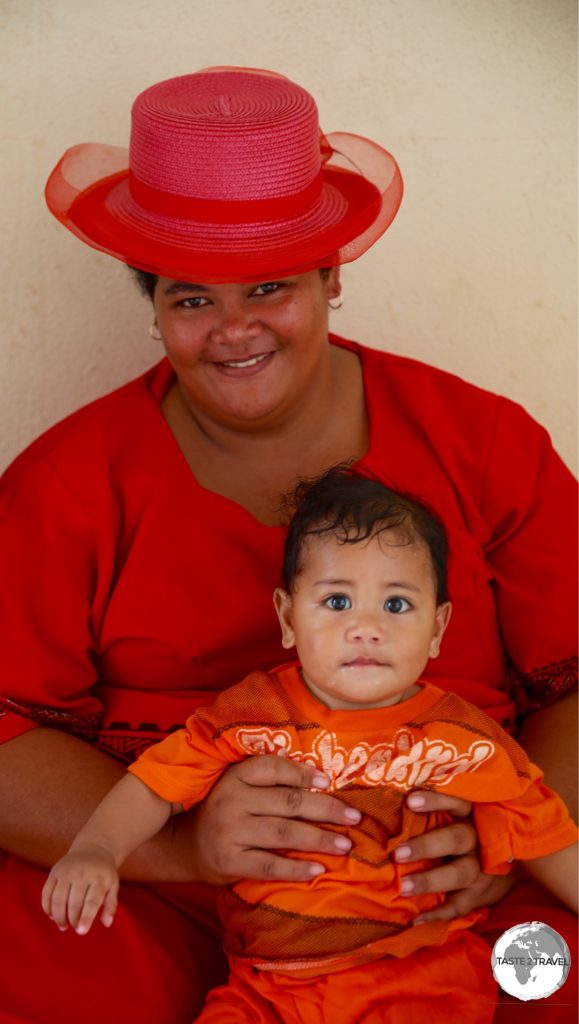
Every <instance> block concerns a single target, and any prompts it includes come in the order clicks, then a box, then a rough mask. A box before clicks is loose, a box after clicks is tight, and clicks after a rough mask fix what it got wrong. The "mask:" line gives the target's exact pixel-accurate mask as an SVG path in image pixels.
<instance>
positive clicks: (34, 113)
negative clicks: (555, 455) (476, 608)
mask: <svg viewBox="0 0 579 1024" xmlns="http://www.w3.org/2000/svg"><path fill="white" fill-rule="evenodd" d="M0 18H1V20H2V40H3V42H2V44H1V45H2V52H1V53H0V86H1V91H0V106H1V109H2V111H3V115H4V119H5V124H6V131H5V133H4V141H3V143H2V152H3V166H2V177H1V181H2V188H1V190H0V191H1V198H0V202H1V204H2V224H3V236H4V237H3V242H4V245H3V253H4V256H3V264H4V265H3V270H2V274H1V275H0V287H1V289H2V291H3V295H2V301H1V305H0V309H1V315H2V320H3V323H2V334H1V338H2V341H1V343H0V379H1V381H2V396H3V397H2V405H1V411H0V426H1V429H0V444H1V447H0V464H1V465H5V464H6V463H7V462H8V461H9V460H10V459H11V458H12V456H13V455H15V454H16V452H17V451H19V450H20V449H21V448H22V447H23V446H24V445H25V444H27V443H28V442H29V441H30V440H31V439H32V438H33V437H34V436H35V435H37V434H38V433H39V432H40V431H41V430H43V429H44V428H45V427H46V426H48V425H49V424H50V423H52V422H54V421H55V420H57V419H59V418H60V417H62V416H63V415H65V414H66V413H67V412H69V411H71V410H72V409H74V408H77V407H78V406H79V405H81V404H82V403H84V402H86V401H87V400H89V399H90V398H92V397H94V396H97V395H99V394H101V393H103V392H105V391H107V390H108V389H110V388H112V387H114V386H115V385H117V384H119V383H122V382H124V381H125V380H127V379H129V378H130V377H132V376H134V375H135V374H137V373H138V372H140V371H141V370H142V369H144V368H145V367H146V366H148V365H149V364H150V363H151V362H153V361H154V360H156V358H157V357H158V354H159V353H158V348H157V347H156V346H155V344H154V343H153V342H152V341H151V340H150V338H149V336H148V334H147V326H148V323H149V320H150V317H149V313H148V309H147V306H146V303H145V302H144V301H143V300H141V299H140V298H139V297H138V295H137V293H136V292H135V290H134V288H133V286H132V284H131V283H130V282H129V280H128V277H127V272H126V271H125V270H124V268H123V267H122V266H121V265H120V264H117V263H116V261H114V260H111V259H109V258H107V257H105V256H103V255H100V254H98V253H96V252H94V251H93V250H91V249H88V248H86V247H84V246H83V245H81V244H80V243H79V242H78V241H77V240H76V239H75V238H73V237H72V236H71V235H69V234H68V233H67V232H66V231H65V230H64V229H63V228H61V227H60V226H59V225H58V224H57V222H56V221H54V220H53V219H52V218H51V217H50V215H49V214H48V213H47V212H46V210H45V208H44V205H43V199H42V188H43V184H44V180H45V179H46V177H47V175H48V173H49V171H50V170H51V168H52V166H53V165H54V164H55V163H56V161H57V159H58V158H59V157H60V155H61V153H62V151H63V150H64V149H65V148H66V147H68V146H69V145H72V144H74V143H75V142H80V141H90V140H94V141H102V142H110V143H113V144H116V145H125V144H126V142H127V140H128V114H129V107H130V104H131V101H132V99H133V98H134V96H135V95H136V94H137V92H139V91H140V90H141V89H143V88H144V87H146V86H148V85H150V84H151V83H153V82H155V81H158V80H160V79H163V78H168V77H171V76H172V75H176V74H184V73H186V72H189V71H193V70H197V69H199V68H201V67H204V66H207V65H211V64H247V65H253V66H257V67H270V68H274V69H276V70H278V71H280V72H283V73H286V74H288V75H289V76H290V77H294V78H295V79H296V80H297V81H298V82H300V83H301V84H302V85H304V86H305V87H306V88H308V89H309V90H310V91H311V92H312V93H313V94H314V96H315V97H316V98H317V100H318V104H319V107H320V114H321V123H322V126H323V127H324V129H325V130H326V131H335V130H345V131H347V130H351V131H354V132H359V133H361V134H367V135H369V136H371V137H375V138H376V139H377V140H379V141H380V142H381V143H382V144H383V145H385V146H386V148H390V149H391V150H392V152H393V153H394V154H395V155H396V157H397V158H398V160H399V163H400V165H401V167H402V171H403V174H404V177H405V181H406V197H405V200H404V203H403V207H402V209H401V212H400V214H399V216H398V219H397V220H396V222H395V224H394V226H393V227H392V229H391V230H390V232H389V233H388V234H387V235H386V236H385V238H384V239H383V240H382V241H381V242H380V243H378V245H377V246H376V247H375V248H374V249H373V250H371V251H370V252H369V253H368V254H367V255H366V256H365V257H364V258H363V259H362V260H361V261H359V262H358V263H357V264H353V265H352V266H350V267H348V268H346V269H345V272H344V292H345V302H344V307H343V309H342V310H341V311H340V312H339V313H335V314H333V317H334V320H333V323H334V327H335V329H336V330H339V331H341V333H344V334H350V335H351V336H355V337H357V338H358V339H359V340H362V341H367V342H369V343H370V344H372V345H374V346H376V347H380V348H390V349H392V350H394V351H397V352H403V353H407V354H409V355H412V356H415V357H418V358H420V359H425V360H428V361H430V362H432V363H434V364H436V365H439V366H442V367H444V368H447V369H450V370H453V371H454V372H456V373H458V374H460V375H462V376H464V377H466V378H468V379H470V380H472V381H474V382H476V383H478V384H480V385H482V386H484V387H488V388H491V389H493V390H496V391H500V392H502V393H504V394H507V395H509V396H510V397H512V398H515V399H516V400H518V401H520V402H522V403H523V404H524V405H526V407H527V408H528V409H529V410H530V411H531V412H532V413H533V414H534V415H535V416H536V417H537V418H538V419H539V420H540V421H541V422H543V423H544V424H545V425H546V426H547V427H548V428H549V430H550V431H551V433H552V435H553V437H554V440H555V443H556V445H557V447H558V448H559V450H560V451H561V453H562V454H563V456H564V457H565V459H566V460H567V461H568V462H569V464H574V460H575V450H574V444H575V437H576V418H575V393H576V383H575V382H576V373H575V341H576V308H575V307H576V274H577V267H576V257H575V253H576V249H575V243H574V239H573V234H574V230H575V225H576V211H575V181H574V178H575V152H576V138H575V95H576V81H575V38H576V37H575V3H574V2H573V0H317V2H316V0H163V2H160V0H155V2H153V0H98V2H96V3H89V2H88V0H0ZM514 471H516V467H514Z"/></svg>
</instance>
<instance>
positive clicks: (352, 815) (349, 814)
mask: <svg viewBox="0 0 579 1024" xmlns="http://www.w3.org/2000/svg"><path fill="white" fill-rule="evenodd" d="M344 817H345V818H347V820H348V821H353V822H358V821H360V818H361V817H362V815H361V813H360V811H357V810H356V808H355V807H346V810H345V811H344Z"/></svg>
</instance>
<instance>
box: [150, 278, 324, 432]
mask: <svg viewBox="0 0 579 1024" xmlns="http://www.w3.org/2000/svg"><path fill="white" fill-rule="evenodd" d="M339 289H340V283H339V270H338V268H332V269H330V270H329V271H328V273H327V274H322V273H321V272H320V271H319V270H313V271H310V272H309V273H307V274H299V275H298V276H297V277H284V278H280V279H279V280H278V279H276V280H271V281H267V282H264V283H262V284H217V285H203V284H188V283H184V282H181V281H174V280H171V279H169V278H165V277H161V278H159V280H158V283H157V287H156V289H155V295H154V299H153V303H154V307H155V313H156V318H157V324H158V326H159V330H160V332H161V336H162V339H163V344H164V347H165V350H166V353H167V356H168V358H169V361H170V363H171V365H172V366H173V368H174V370H175V372H176V374H177V377H178V379H179V384H180V388H181V392H182V394H183V397H184V399H185V401H186V402H187V404H188V405H189V407H190V408H191V409H192V410H193V411H194V412H195V413H197V414H198V415H202V416H203V417H209V418H211V419H212V420H214V421H217V422H218V423H220V424H222V425H227V426H230V427H232V428H234V429H242V430H248V429H249V430H251V429H263V428H267V427H268V426H274V425H276V424H279V423H281V422H282V421H283V419H284V417H285V416H287V415H291V413H292V411H294V410H295V409H296V408H297V407H299V403H300V401H301V400H302V399H303V396H304V394H306V393H307V390H308V389H309V388H310V387H311V386H312V384H313V382H314V381H315V380H316V378H317V376H318V374H319V373H320V369H321V367H322V366H323V364H324V361H325V360H328V359H329V349H328V344H327V332H328V299H330V298H333V297H335V296H336V295H337V294H338V293H339Z"/></svg>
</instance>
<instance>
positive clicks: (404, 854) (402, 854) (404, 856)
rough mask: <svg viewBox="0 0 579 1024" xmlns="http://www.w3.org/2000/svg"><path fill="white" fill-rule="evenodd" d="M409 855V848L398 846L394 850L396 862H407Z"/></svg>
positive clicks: (410, 851)
mask: <svg viewBox="0 0 579 1024" xmlns="http://www.w3.org/2000/svg"><path fill="white" fill-rule="evenodd" d="M411 853H412V850H411V849H410V847H409V846H399V847H398V848H397V849H396V850H394V857H395V858H396V860H408V859H409V858H410V854H411Z"/></svg>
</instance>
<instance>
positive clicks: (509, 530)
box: [481, 399, 577, 710]
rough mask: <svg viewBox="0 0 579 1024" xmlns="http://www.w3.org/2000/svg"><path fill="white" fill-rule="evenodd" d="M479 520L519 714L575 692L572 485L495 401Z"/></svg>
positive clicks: (531, 433) (514, 411)
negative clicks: (517, 686)
mask: <svg viewBox="0 0 579 1024" xmlns="http://www.w3.org/2000/svg"><path fill="white" fill-rule="evenodd" d="M495 427H496V429H495V434H494V439H493V443H492V445H491V448H490V457H489V461H488V464H487V472H486V478H485V484H484V488H483V492H482V497H481V512H482V515H483V518H484V519H485V521H486V523H487V524H488V527H489V530H490V536H489V539H488V543H487V544H486V546H485V555H486V557H487V560H488V562H489V564H490V566H491V568H492V571H493V575H494V585H495V588H496V602H497V608H498V616H499V622H500V624H501V631H502V635H503V640H504V643H505V647H506V650H507V652H508V655H509V658H510V661H511V664H512V667H513V668H514V671H515V673H516V677H517V679H518V681H519V683H520V693H519V697H520V703H521V707H522V710H530V709H533V708H538V707H541V706H545V705H547V704H550V703H552V702H553V701H555V700H557V699H558V698H559V697H561V696H563V695H564V694H565V693H568V692H571V691H572V690H574V689H576V687H577V578H576V567H577V485H576V481H575V480H574V478H573V476H572V475H571V473H570V472H569V470H568V469H567V467H566V466H565V465H564V463H563V462H562V460H561V459H560V458H559V456H558V455H557V453H556V452H555V451H554V449H553V447H552V444H551V441H550V438H549V436H548V434H547V432H546V431H545V430H544V429H543V428H542V427H541V426H539V424H537V423H536V422H535V421H534V420H533V419H532V418H531V417H530V416H528V414H527V413H526V412H525V411H524V410H523V409H522V408H521V407H520V406H518V405H516V404H515V403H513V402H510V401H508V400H507V399H499V401H498V405H497V418H496V424H495Z"/></svg>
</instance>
